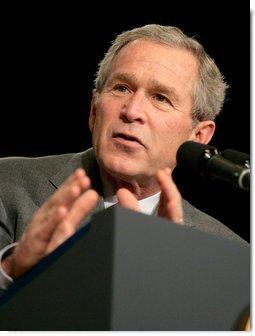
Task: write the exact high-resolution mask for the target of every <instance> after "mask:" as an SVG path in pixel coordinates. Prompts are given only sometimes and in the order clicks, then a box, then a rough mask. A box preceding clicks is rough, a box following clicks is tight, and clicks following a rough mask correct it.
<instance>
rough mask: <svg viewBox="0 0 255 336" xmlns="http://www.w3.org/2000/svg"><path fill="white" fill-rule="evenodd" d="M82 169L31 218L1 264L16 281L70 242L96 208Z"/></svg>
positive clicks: (95, 201) (96, 197) (94, 193)
mask: <svg viewBox="0 0 255 336" xmlns="http://www.w3.org/2000/svg"><path fill="white" fill-rule="evenodd" d="M89 186H90V179H89V177H88V176H86V174H85V172H84V170H83V169H81V168H80V169H77V170H76V172H75V173H74V174H73V175H71V176H70V177H69V178H68V179H67V180H66V181H65V182H64V183H63V184H62V185H61V186H60V188H59V189H58V190H57V191H56V192H55V193H54V194H53V195H52V196H51V197H50V198H49V200H48V201H46V202H45V203H44V204H43V205H42V207H41V208H39V209H38V210H37V211H36V212H35V213H34V215H33V217H32V219H31V222H30V224H29V225H28V226H27V228H26V230H25V232H24V234H23V236H22V238H21V240H20V242H19V244H18V245H17V246H16V247H15V249H14V250H13V252H12V253H11V254H10V255H9V256H7V257H6V258H5V259H4V260H3V261H2V267H3V269H4V270H5V272H6V273H7V274H8V275H10V276H11V277H12V278H17V277H19V276H20V275H22V274H23V273H24V272H26V271H27V270H28V269H30V268H31V267H32V266H34V265H35V264H36V263H37V262H38V261H39V260H41V259H42V258H43V257H44V256H46V255H47V254H48V253H50V252H51V251H53V250H54V249H55V248H56V247H57V246H59V245H60V244H61V243H63V242H64V241H65V240H66V239H67V238H69V237H70V236H71V235H72V234H73V233H74V232H75V231H76V229H77V226H78V225H79V224H80V222H81V221H82V219H83V218H84V217H85V216H87V215H88V214H89V213H90V212H91V210H92V209H93V208H94V207H95V206H96V204H97V201H98V194H97V192H96V191H94V190H92V189H88V188H89Z"/></svg>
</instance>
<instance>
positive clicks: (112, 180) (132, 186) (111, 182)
mask: <svg viewBox="0 0 255 336" xmlns="http://www.w3.org/2000/svg"><path fill="white" fill-rule="evenodd" d="M100 174H101V177H102V181H103V189H104V196H105V197H109V196H112V195H115V194H116V191H117V190H118V189H119V188H126V189H128V190H129V191H130V192H132V194H133V195H134V196H135V197H136V198H137V199H138V200H140V199H144V198H147V197H149V196H152V195H155V194H156V193H158V192H159V191H160V187H159V185H158V183H157V181H156V179H155V178H154V177H151V178H146V179H144V180H142V179H140V180H137V179H135V178H129V179H128V180H127V179H122V178H116V177H113V176H112V175H110V174H108V173H107V172H106V171H104V170H103V169H100Z"/></svg>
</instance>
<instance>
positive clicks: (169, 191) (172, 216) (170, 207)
mask: <svg viewBox="0 0 255 336" xmlns="http://www.w3.org/2000/svg"><path fill="white" fill-rule="evenodd" d="M156 179H157V181H158V183H159V185H160V188H161V195H160V201H159V206H158V215H159V216H161V217H164V218H167V219H169V220H171V221H173V222H175V223H177V224H183V207H182V197H181V194H180V192H179V190H178V188H177V186H176V184H175V183H174V181H173V179H172V175H171V170H170V168H162V169H159V170H158V171H157V173H156Z"/></svg>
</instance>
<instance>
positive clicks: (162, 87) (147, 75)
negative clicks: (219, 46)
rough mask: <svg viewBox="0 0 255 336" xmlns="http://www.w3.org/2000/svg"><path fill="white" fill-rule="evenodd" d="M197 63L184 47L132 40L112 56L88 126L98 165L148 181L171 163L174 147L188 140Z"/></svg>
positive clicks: (114, 173) (116, 174)
mask: <svg viewBox="0 0 255 336" xmlns="http://www.w3.org/2000/svg"><path fill="white" fill-rule="evenodd" d="M196 76H197V63H196V60H195V58H194V56H193V55H192V54H190V53H189V52H187V51H185V50H180V49H177V48H173V47H169V46H163V45H161V44H159V43H155V42H151V41H135V42H131V43H129V44H127V45H126V46H125V47H123V48H122V49H121V50H120V52H119V53H118V55H117V56H116V57H115V59H114V61H113V64H112V67H111V71H110V75H109V77H108V79H107V82H106V84H105V87H104V90H103V92H102V93H101V94H100V96H99V98H98V100H95V99H94V100H93V101H92V107H91V112H90V120H89V124H90V129H91V131H92V132H93V147H94V152H95V155H96V158H97V160H98V162H99V164H100V166H101V167H102V168H103V169H105V171H106V172H108V173H109V174H110V175H111V176H113V177H114V178H120V179H123V180H126V181H131V180H138V181H139V180H141V181H142V180H146V179H148V178H151V177H152V176H154V174H155V172H156V171H157V170H158V168H161V167H166V166H167V167H170V168H171V169H173V168H174V166H175V164H176V152H177V150H178V148H179V146H180V145H181V144H182V143H183V142H184V141H186V140H188V139H192V138H193V137H194V134H193V132H194V131H192V117H191V109H192V96H191V92H192V87H193V84H194V80H195V78H196Z"/></svg>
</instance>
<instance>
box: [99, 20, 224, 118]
mask: <svg viewBox="0 0 255 336" xmlns="http://www.w3.org/2000/svg"><path fill="white" fill-rule="evenodd" d="M138 39H140V40H141V39H142V40H149V41H155V42H159V43H161V44H165V45H169V46H173V47H178V48H183V49H186V50H188V51H189V52H191V53H192V54H193V55H194V56H195V57H196V59H197V61H198V78H197V80H196V81H195V84H194V87H193V92H192V98H193V109H192V116H193V121H194V122H196V121H202V120H214V119H215V117H216V116H217V115H218V114H219V112H220V111H221V108H222V105H223V103H224V99H225V94H226V90H227V88H228V85H227V83H225V81H224V77H223V76H222V74H221V73H220V70H219V68H218V67H217V65H216V64H215V62H214V60H213V59H212V58H211V57H210V56H209V55H208V54H207V53H206V52H205V50H204V48H203V46H202V45H201V44H200V43H199V42H198V41H197V40H196V39H195V38H193V37H188V36H187V35H185V34H184V33H183V32H182V31H181V30H180V29H179V28H177V27H172V26H162V25H158V24H148V25H145V26H143V27H139V28H135V29H132V30H128V31H125V32H123V33H121V34H119V35H118V36H117V37H116V38H115V40H113V41H112V44H111V47H110V48H109V50H108V51H107V53H106V54H105V56H104V58H103V59H102V61H101V62H100V63H99V65H98V71H97V73H96V78H95V81H94V83H95V89H96V92H97V93H98V94H100V93H101V92H102V91H103V88H104V85H105V83H106V80H107V78H108V76H109V73H110V68H111V64H112V61H113V59H114V57H115V56H116V55H117V54H118V52H119V51H120V49H121V48H123V47H124V46H125V45H126V44H128V43H129V42H132V41H135V40H138Z"/></svg>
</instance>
